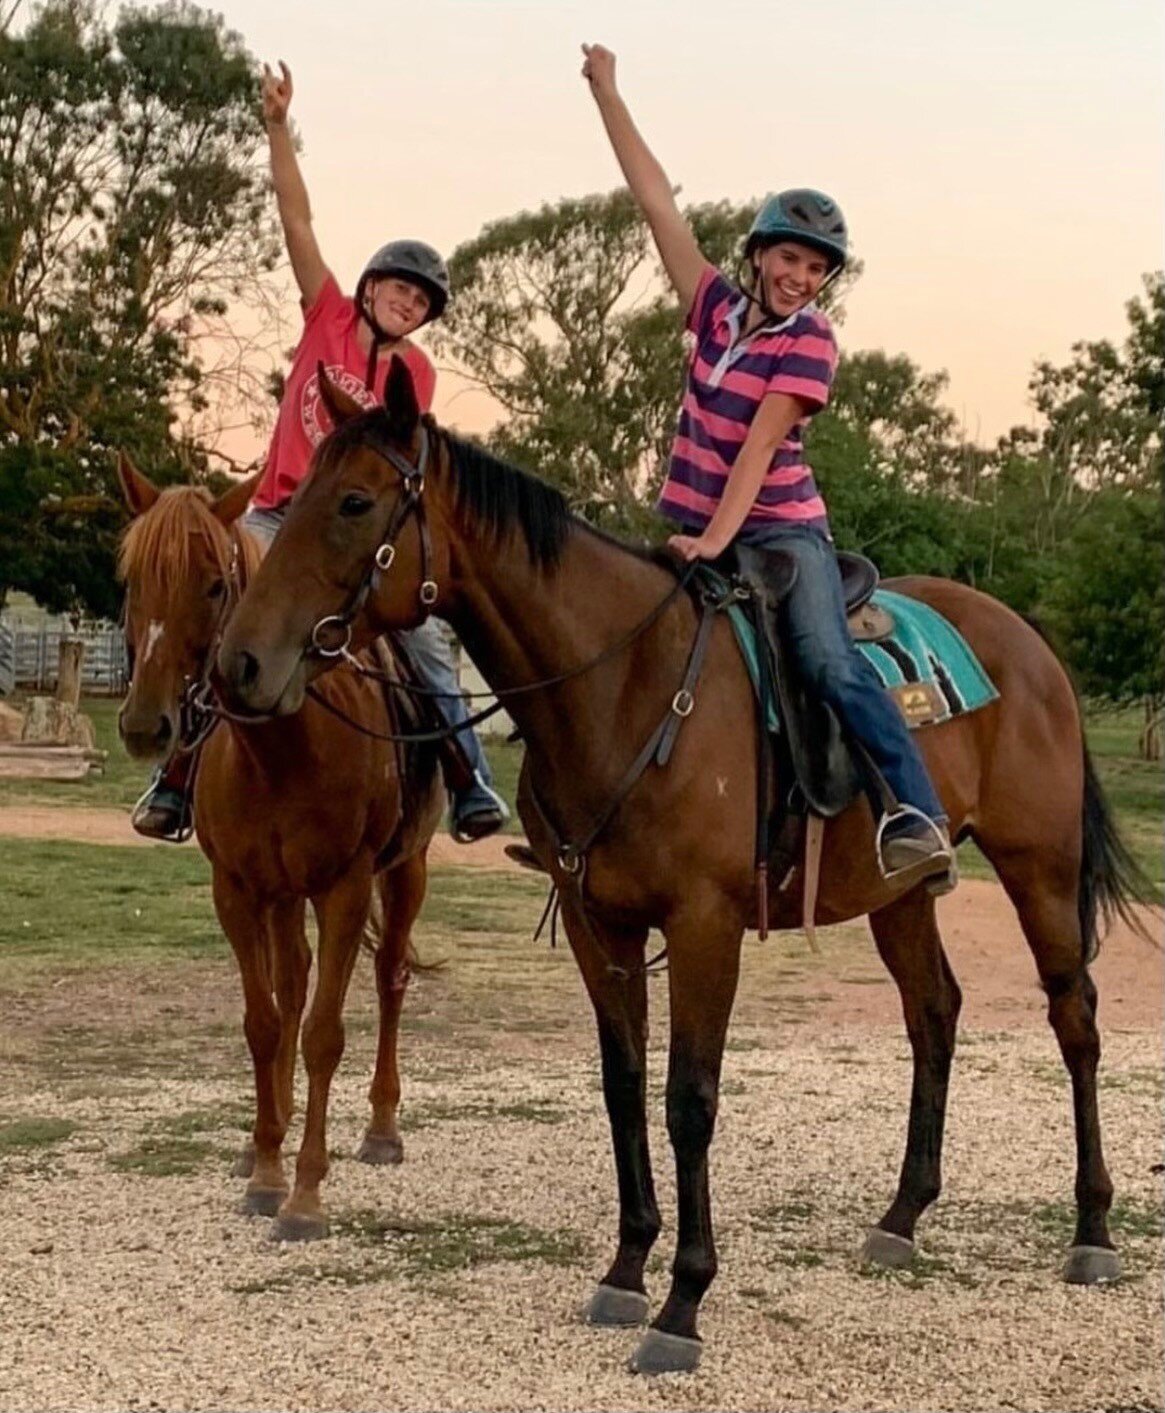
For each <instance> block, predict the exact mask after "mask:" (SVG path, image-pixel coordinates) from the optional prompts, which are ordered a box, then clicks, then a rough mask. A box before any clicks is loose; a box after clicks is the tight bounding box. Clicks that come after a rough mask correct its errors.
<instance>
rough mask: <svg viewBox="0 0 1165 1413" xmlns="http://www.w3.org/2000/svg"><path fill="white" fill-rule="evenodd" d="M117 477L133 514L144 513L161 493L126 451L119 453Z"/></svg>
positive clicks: (123, 495)
mask: <svg viewBox="0 0 1165 1413" xmlns="http://www.w3.org/2000/svg"><path fill="white" fill-rule="evenodd" d="M117 479H118V481H119V482H120V484H121V494H122V497H123V499H124V500H125V503H126V505H127V506H128V507H129V513H130V514H131V515H133V516H138V515H144V514H145V513H146V511H147V510H149V508H150V506H151V505H153V503H154V502H155V501H156V500H157V499H158V497H159V496H160V495H161V491H159V490H158V488H157V486H155V485H154V483H153V481H151V480H150V479H149V477H148V476H143V475H142V473H141V472H140V471H139V470H138V469H137V467H136V466H135V465H134V464H133V462H132V461H131V460H130V459H129V457H128V456H127V455H126V454H125V452H124V451H119V452H118V453H117Z"/></svg>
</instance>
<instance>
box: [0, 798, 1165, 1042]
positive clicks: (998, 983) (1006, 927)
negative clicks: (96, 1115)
mask: <svg viewBox="0 0 1165 1413" xmlns="http://www.w3.org/2000/svg"><path fill="white" fill-rule="evenodd" d="M5 836H7V837H10V838H24V839H68V840H73V841H78V842H82V843H87V844H119V845H127V846H133V847H137V846H148V847H153V848H158V847H163V846H160V845H156V844H155V845H152V844H150V841H149V840H146V839H143V838H141V836H140V835H138V834H135V833H134V831H133V830H132V829H131V828H130V823H129V817H128V815H127V814H125V813H123V812H122V811H120V810H113V809H65V808H60V807H53V806H38V805H30V806H23V805H9V806H2V807H0V837H5ZM510 842H513V839H512V836H510V837H505V836H502V837H496V836H495V837H494V838H492V839H482V840H481V841H479V842H478V843H476V844H471V845H468V846H467V845H461V844H455V843H453V841H452V840H451V839H450V838H449V837H448V836H447V835H445V834H439V835H438V836H437V837H436V838H435V839H434V840H433V846H432V850H431V852H430V855H429V858H430V861H431V863H432V864H433V865H434V866H435V867H437V868H443V867H444V868H450V867H461V868H481V869H489V870H500V871H515V872H519V873H522V872H524V870H521V869H520V868H519V867H518V865H516V864H514V863H513V862H512V861H511V860H510V859H508V858H507V857H506V855H505V853H504V852H503V850H504V848H505V846H506V844H507V843H510ZM186 847H189V848H194V847H195V845H193V844H190V845H188V846H186ZM527 876H529V875H527ZM939 916H940V919H941V923H942V931H943V939H944V942H945V944H946V948H947V952H948V954H949V955H950V958H951V962H952V965H953V966H954V969H955V974H956V975H957V976H958V978H959V981H960V984H961V985H962V987H963V991H964V993H965V1002H964V1013H963V1015H964V1020H965V1021H969V1022H970V1023H971V1024H982V1025H985V1026H990V1027H993V1028H1000V1029H1003V1028H1008V1027H1014V1026H1024V1025H1033V1024H1034V1025H1042V1024H1043V1021H1042V1016H1041V1015H1040V1011H1041V1010H1042V1007H1040V1006H1033V997H1036V996H1037V993H1036V976H1035V971H1034V968H1033V966H1032V960H1031V955H1030V953H1029V951H1028V948H1027V946H1026V945H1025V943H1024V940H1023V935H1022V933H1021V932H1020V928H1019V923H1018V920H1017V918H1016V915H1015V910H1014V908H1013V907H1012V906H1011V903H1010V902H1009V901H1008V898H1007V896H1006V894H1005V893H1004V892H1003V889H1002V888H1001V887H1000V886H999V885H998V884H997V883H994V882H989V881H985V880H981V879H964V881H963V882H962V883H961V884H960V886H959V888H958V890H957V891H956V892H955V893H954V894H953V895H952V896H951V897H949V898H944V899H943V900H942V902H941V903H940V905H939ZM1152 926H1153V927H1154V929H1155V932H1156V933H1157V934H1158V935H1159V933H1160V925H1159V923H1153V924H1152ZM824 937H825V939H826V940H825V943H824V945H825V948H826V953H827V956H828V950H829V942H828V937H829V933H828V931H826V932H825V934H824ZM1163 965H1165V963H1163V957H1162V953H1161V952H1160V951H1159V950H1154V949H1153V948H1152V947H1151V946H1149V945H1148V944H1147V943H1146V942H1145V941H1144V940H1143V939H1141V938H1139V937H1137V936H1136V935H1135V934H1134V933H1133V932H1132V930H1131V929H1130V928H1127V927H1125V926H1123V925H1118V926H1116V927H1114V928H1113V929H1112V931H1111V932H1110V933H1109V935H1108V936H1107V937H1106V938H1105V941H1104V946H1103V948H1102V949H1101V954H1100V956H1099V958H1098V959H1097V962H1096V964H1095V965H1094V967H1093V976H1094V977H1095V980H1096V983H1097V986H1098V987H1099V989H1100V996H1101V1019H1102V1022H1103V1024H1104V1027H1105V1029H1106V1030H1108V1029H1112V1028H1117V1029H1122V1030H1125V1029H1142V1028H1145V1027H1151V1026H1158V1027H1159V1026H1160V1025H1161V1024H1162V1019H1163V1014H1165V999H1163V993H1162V978H1163V974H1165V973H1163ZM826 970H827V971H828V970H830V969H829V968H826ZM866 981H867V982H868V984H853V983H852V982H851V983H847V981H846V979H845V978H842V977H836V976H834V977H831V978H828V979H827V978H826V977H821V978H820V984H821V985H822V986H823V987H825V988H826V989H827V990H828V991H829V992H830V993H831V994H830V998H829V999H830V1004H829V1007H828V1009H829V1013H830V1017H831V1020H835V1021H837V1022H840V1023H843V1024H846V1023H853V1024H863V1023H868V1024H873V1025H891V1026H896V1025H898V1024H900V1021H901V1015H900V1012H899V1008H898V995H897V992H896V991H895V989H894V987H893V985H892V984H891V982H890V980H889V977H888V976H887V975H886V973H885V971H884V970H883V969H882V967H881V965H880V963H879V962H878V960H877V957H876V956H875V955H874V954H873V950H872V948H871V955H870V976H869V977H868V978H866ZM1037 999H1038V997H1037Z"/></svg>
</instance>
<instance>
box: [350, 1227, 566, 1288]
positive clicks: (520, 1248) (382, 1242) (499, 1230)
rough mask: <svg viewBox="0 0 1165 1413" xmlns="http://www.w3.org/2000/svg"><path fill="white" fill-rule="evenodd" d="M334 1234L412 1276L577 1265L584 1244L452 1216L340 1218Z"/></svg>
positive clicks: (555, 1235) (536, 1231)
mask: <svg viewBox="0 0 1165 1413" xmlns="http://www.w3.org/2000/svg"><path fill="white" fill-rule="evenodd" d="M332 1230H333V1232H334V1233H335V1234H336V1235H338V1236H343V1237H346V1238H348V1239H349V1240H352V1241H354V1242H356V1243H357V1244H358V1245H364V1246H371V1247H374V1248H375V1249H376V1250H377V1251H380V1252H383V1253H385V1254H387V1255H389V1256H390V1257H391V1258H392V1259H394V1260H395V1261H397V1262H399V1263H400V1265H401V1266H402V1267H403V1268H404V1269H405V1270H406V1271H407V1272H408V1274H410V1275H414V1276H425V1275H429V1274H439V1273H442V1272H448V1271H458V1270H468V1269H470V1268H471V1267H474V1266H481V1265H488V1264H490V1263H493V1262H498V1261H545V1262H548V1263H549V1264H551V1265H555V1266H568V1265H571V1264H573V1263H574V1262H575V1261H577V1260H578V1259H579V1257H581V1256H582V1255H583V1254H584V1250H585V1247H584V1244H583V1242H582V1240H581V1238H580V1237H578V1236H577V1235H575V1234H574V1233H573V1232H566V1231H542V1230H540V1229H539V1228H538V1227H532V1226H527V1225H526V1224H525V1223H522V1222H508V1221H503V1220H501V1219H499V1218H495V1217H478V1216H472V1215H469V1214H468V1213H453V1214H451V1215H449V1216H447V1217H443V1218H438V1219H436V1220H433V1221H406V1220H400V1219H397V1220H394V1219H392V1218H387V1217H383V1216H382V1215H381V1214H380V1213H379V1212H369V1211H361V1212H353V1213H350V1214H349V1215H348V1216H346V1217H340V1218H337V1220H335V1221H334V1222H333V1223H332Z"/></svg>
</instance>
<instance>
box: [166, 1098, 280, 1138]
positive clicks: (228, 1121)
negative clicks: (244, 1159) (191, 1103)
mask: <svg viewBox="0 0 1165 1413" xmlns="http://www.w3.org/2000/svg"><path fill="white" fill-rule="evenodd" d="M254 1120H255V1114H254V1109H253V1107H248V1106H247V1105H246V1104H242V1103H231V1104H224V1105H223V1106H222V1107H221V1108H217V1109H187V1110H185V1111H184V1112H183V1113H181V1114H168V1115H167V1116H166V1117H165V1118H161V1119H159V1120H158V1121H157V1122H156V1123H155V1124H154V1125H153V1127H154V1131H155V1132H156V1133H158V1134H160V1135H163V1136H165V1137H168V1138H189V1137H190V1136H191V1135H192V1134H198V1133H222V1132H223V1130H224V1129H225V1130H227V1131H229V1132H232V1133H234V1132H239V1131H241V1132H243V1133H247V1132H249V1131H250V1129H251V1127H252V1125H253V1123H254Z"/></svg>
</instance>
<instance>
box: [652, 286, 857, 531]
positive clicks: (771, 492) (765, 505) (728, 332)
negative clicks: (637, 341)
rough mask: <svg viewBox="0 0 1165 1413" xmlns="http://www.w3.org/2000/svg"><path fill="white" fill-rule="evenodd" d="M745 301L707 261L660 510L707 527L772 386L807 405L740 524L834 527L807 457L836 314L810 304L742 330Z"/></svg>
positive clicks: (827, 378)
mask: <svg viewBox="0 0 1165 1413" xmlns="http://www.w3.org/2000/svg"><path fill="white" fill-rule="evenodd" d="M747 309H748V301H747V300H746V299H745V297H744V296H743V295H742V294H741V293H740V291H739V290H737V289H734V288H733V287H732V285H730V284H729V283H728V281H727V280H726V279H725V278H724V277H723V275H721V274H720V272H719V270H717V269H715V267H714V266H712V265H709V266H708V268H707V269H706V270H705V272H704V276H703V278H702V279H701V281H700V284H699V287H698V289H697V290H696V297H695V299H694V300H693V301H692V308H691V311H690V313H689V314H688V324H687V326H688V329H689V330H690V331H691V332H692V333H693V334H694V335H695V345H694V347H693V349H692V356H691V361H690V363H689V365H688V380H687V386H686V387H685V389H684V400H683V403H682V405H681V407H680V421H679V426H678V428H677V429H676V436H675V441H674V442H673V443H672V453H671V461H670V463H669V465H668V472H667V480H666V481H665V482H664V487H663V491H662V492H661V494H660V498H659V509H660V511H662V513H663V514H664V515H666V516H667V517H668V518H669V519H670V520H674V521H676V522H678V523H679V524H681V525H683V526H685V527H687V528H690V529H703V528H704V527H705V526H706V525H707V524H708V522H709V521H710V520H711V519H712V516H713V514H714V513H715V510H716V507H717V505H718V504H719V502H720V497H721V496H722V495H723V494H724V487H725V486H726V484H727V482H728V475H729V472H730V471H731V470H732V466H733V463H734V462H735V460H736V457H737V455H738V454H739V452H740V448H741V446H742V445H743V443H744V438H745V436H746V435H747V433H748V429H749V427H750V426H751V425H752V419H753V418H754V417H755V416H756V411H757V408H758V407H759V406H760V403H761V399H762V398H763V397H765V395H766V394H767V393H788V394H790V395H791V396H793V397H796V398H799V399H800V400H801V401H802V402H804V403H806V404H808V406H809V407H810V409H811V410H810V411H809V412H808V413H807V414H806V416H805V417H803V418H802V419H801V421H799V422H797V423H795V424H794V426H793V427H792V429H791V430H790V432H789V435H788V436H787V437H786V438H785V440H784V441H783V442H782V443H781V445H780V446H779V447H778V448H777V450H776V452H775V454H774V455H773V461H772V465H771V466H770V467H769V469H768V472H767V473H766V475H765V479H764V481H763V483H762V484H761V488H760V491H759V493H758V495H757V498H756V501H755V502H754V503H753V507H752V509H751V510H750V511H749V513H748V517H747V518H746V520H745V522H744V524H743V526H741V532H742V533H745V534H746V535H747V537H749V538H752V537H754V536H755V535H756V532H758V531H761V532H763V531H764V530H766V529H771V528H772V527H773V526H774V525H777V524H795V525H804V526H808V527H809V528H810V529H813V530H817V531H820V533H821V534H823V535H826V536H828V535H829V520H828V517H827V515H826V512H825V502H824V501H823V500H822V499H821V494H820V492H819V491H818V489H817V483H816V481H815V480H814V479H813V472H812V471H811V470H810V469H809V466H808V465H807V464H806V461H805V453H804V450H803V446H802V438H803V435H804V431H805V426H806V424H807V423H808V421H809V418H810V417H811V416H813V414H814V413H816V412H820V410H821V409H822V408H823V407H824V406H825V404H826V403H827V402H828V401H829V388H830V384H831V383H832V382H833V374H834V371H835V369H836V368H837V343H836V341H835V339H834V337H833V329H832V328H831V327H830V323H829V320H828V319H827V318H826V317H825V316H824V314H821V313H820V312H819V311H818V310H816V309H814V308H812V307H806V308H805V309H801V310H799V311H798V312H797V313H796V314H794V315H792V316H791V317H790V318H788V319H786V320H785V321H784V322H783V323H781V324H778V325H769V326H767V327H762V328H760V329H758V330H757V331H756V332H755V333H753V334H750V335H749V336H748V337H747V338H743V339H742V338H741V337H740V330H741V328H742V327H743V325H744V320H745V315H746V313H747Z"/></svg>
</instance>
